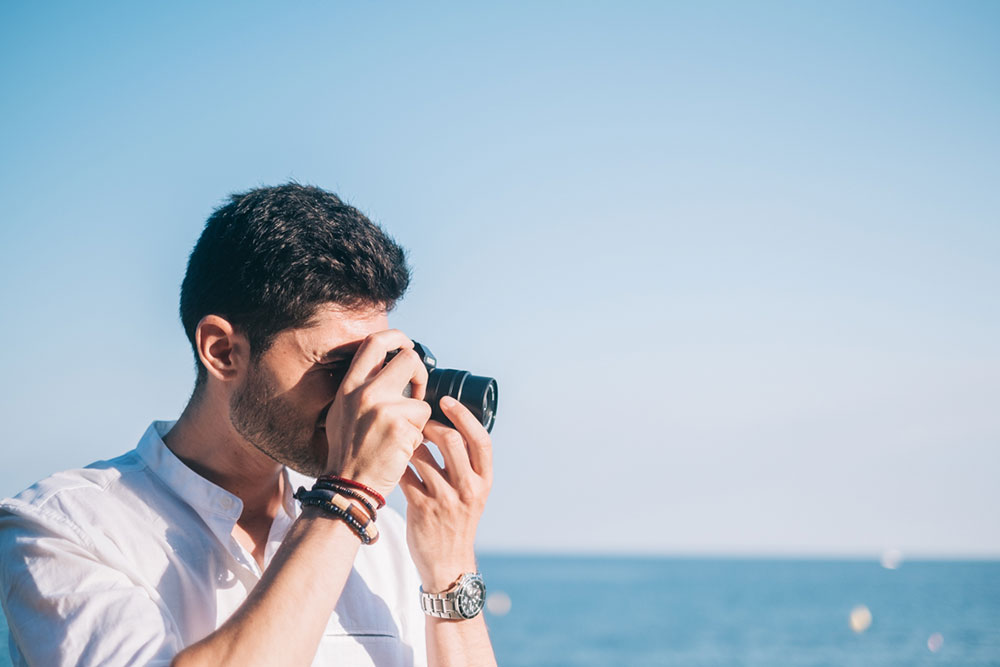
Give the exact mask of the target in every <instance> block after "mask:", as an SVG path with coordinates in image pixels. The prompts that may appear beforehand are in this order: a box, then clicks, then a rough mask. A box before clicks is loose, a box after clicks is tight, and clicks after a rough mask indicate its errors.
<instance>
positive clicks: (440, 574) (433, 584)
mask: <svg viewBox="0 0 1000 667" xmlns="http://www.w3.org/2000/svg"><path fill="white" fill-rule="evenodd" d="M466 572H476V560H475V559H474V558H472V559H469V560H467V561H460V562H458V563H449V564H447V565H435V567H434V568H433V570H430V571H428V572H421V573H420V586H421V588H423V589H424V591H425V592H427V593H443V592H444V591H446V590H448V589H449V588H450V587H451V586H452V585H453V584H454V583H455V582H456V581H458V579H459V577H461V576H462V575H463V574H465V573H466Z"/></svg>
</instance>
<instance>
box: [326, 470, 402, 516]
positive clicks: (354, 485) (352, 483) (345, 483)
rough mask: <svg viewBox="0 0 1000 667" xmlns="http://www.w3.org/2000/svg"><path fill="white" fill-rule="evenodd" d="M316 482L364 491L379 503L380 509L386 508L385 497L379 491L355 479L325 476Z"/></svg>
mask: <svg viewBox="0 0 1000 667" xmlns="http://www.w3.org/2000/svg"><path fill="white" fill-rule="evenodd" d="M316 481H317V482H330V483H332V484H340V485H342V486H346V487H348V488H351V489H357V490H358V491H362V492H364V493H367V494H368V495H369V496H371V497H372V499H373V500H374V501H375V502H376V503H378V508H379V509H382V508H383V507H385V496H383V495H382V494H381V493H379V492H378V491H376V490H375V489H373V488H372V487H370V486H368V485H366V484H362V483H361V482H355V481H354V480H353V479H347V478H346V477H337V476H336V475H323V476H322V477H320V478H319V479H317V480H316Z"/></svg>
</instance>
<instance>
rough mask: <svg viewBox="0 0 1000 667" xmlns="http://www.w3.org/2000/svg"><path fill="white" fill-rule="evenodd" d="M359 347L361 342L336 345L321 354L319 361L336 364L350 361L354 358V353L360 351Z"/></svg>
mask: <svg viewBox="0 0 1000 667" xmlns="http://www.w3.org/2000/svg"><path fill="white" fill-rule="evenodd" d="M359 347H360V344H359V343H347V344H346V345H341V346H339V347H335V348H333V349H332V350H327V351H326V352H324V353H323V354H321V355H320V357H319V363H321V364H335V363H338V362H341V361H348V360H350V359H353V358H354V354H355V353H356V352H357V351H358V348H359Z"/></svg>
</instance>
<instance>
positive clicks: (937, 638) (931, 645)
mask: <svg viewBox="0 0 1000 667" xmlns="http://www.w3.org/2000/svg"><path fill="white" fill-rule="evenodd" d="M943 645H944V637H943V636H942V635H941V633H940V632H935V633H934V634H932V635H931V636H930V637H928V638H927V650H928V651H930V652H931V653H937V652H938V651H940V650H941V647H942V646H943Z"/></svg>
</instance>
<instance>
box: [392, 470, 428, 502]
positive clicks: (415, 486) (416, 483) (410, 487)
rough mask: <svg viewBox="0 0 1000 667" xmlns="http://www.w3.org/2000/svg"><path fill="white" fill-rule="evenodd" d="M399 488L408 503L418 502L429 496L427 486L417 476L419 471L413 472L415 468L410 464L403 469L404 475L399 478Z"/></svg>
mask: <svg viewBox="0 0 1000 667" xmlns="http://www.w3.org/2000/svg"><path fill="white" fill-rule="evenodd" d="M399 488H400V490H402V492H403V495H404V496H405V497H406V502H408V503H413V502H417V501H418V500H422V499H424V498H426V497H427V487H426V486H424V483H423V482H422V481H420V478H419V477H417V473H415V472H413V468H410V467H409V466H407V467H406V470H404V471H403V476H402V477H400V478H399Z"/></svg>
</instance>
